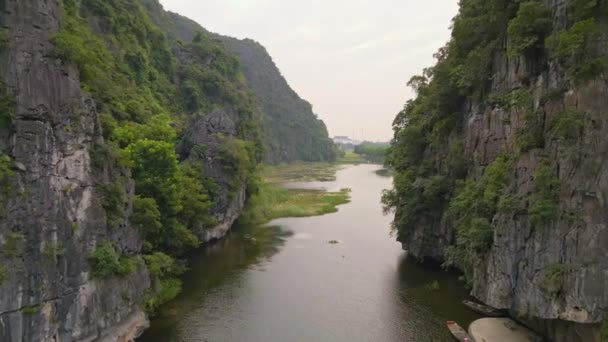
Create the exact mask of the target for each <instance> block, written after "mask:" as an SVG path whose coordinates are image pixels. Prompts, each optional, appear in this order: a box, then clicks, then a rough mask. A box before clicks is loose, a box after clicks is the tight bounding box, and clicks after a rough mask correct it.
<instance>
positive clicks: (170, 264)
mask: <svg viewBox="0 0 608 342" xmlns="http://www.w3.org/2000/svg"><path fill="white" fill-rule="evenodd" d="M144 261H145V262H146V265H147V266H148V270H149V271H150V274H151V275H153V276H155V277H158V278H167V277H173V276H178V275H180V274H182V273H184V272H185V271H186V270H187V268H186V267H185V266H184V265H183V264H181V263H179V262H177V261H176V260H175V259H174V258H173V257H171V256H169V255H167V254H165V253H162V252H156V253H154V254H149V255H145V256H144Z"/></svg>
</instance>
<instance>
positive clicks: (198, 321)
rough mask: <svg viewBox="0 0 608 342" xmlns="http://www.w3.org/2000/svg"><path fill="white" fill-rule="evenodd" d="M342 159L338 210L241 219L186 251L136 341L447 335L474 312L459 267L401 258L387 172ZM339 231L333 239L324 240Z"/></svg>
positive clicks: (331, 186) (333, 186)
mask: <svg viewBox="0 0 608 342" xmlns="http://www.w3.org/2000/svg"><path fill="white" fill-rule="evenodd" d="M379 168H380V167H379V166H377V165H358V166H348V167H346V168H344V169H342V170H339V171H338V173H337V178H336V181H333V182H305V183H291V184H286V186H290V187H297V188H324V189H327V190H329V191H335V190H338V189H341V188H345V187H348V188H351V189H352V193H351V202H350V203H349V204H346V205H343V206H340V208H339V211H338V212H337V213H334V214H328V215H324V216H317V217H308V218H286V219H278V220H275V221H273V222H271V223H270V224H269V225H266V226H242V225H237V226H236V227H234V229H233V231H232V232H231V233H230V235H229V236H227V237H226V238H225V239H224V240H221V241H219V242H216V243H214V244H212V245H210V246H207V247H205V248H203V249H202V250H200V251H199V252H198V253H197V254H195V255H193V256H192V258H191V260H190V271H189V272H188V273H187V274H186V275H185V276H184V291H183V293H182V294H181V295H180V296H179V297H178V298H176V299H175V300H174V301H172V302H170V303H168V304H167V305H165V306H164V307H163V308H161V310H160V313H159V315H158V317H156V318H155V319H153V320H152V324H151V327H150V329H148V330H147V331H146V332H145V333H144V335H143V336H142V337H141V338H140V339H138V341H144V342H147V341H176V342H177V341H418V342H420V341H449V340H450V338H451V337H450V335H449V334H448V332H447V329H446V328H445V321H446V320H448V319H456V320H458V321H459V323H461V324H463V325H465V326H466V325H468V323H470V322H471V321H472V320H474V319H475V318H477V317H476V316H475V315H474V314H473V313H471V312H469V311H467V310H466V308H464V306H462V304H461V303H460V302H461V300H462V299H464V298H466V297H467V291H466V290H465V289H464V288H463V286H462V284H461V283H460V282H458V280H457V275H456V274H452V273H450V272H445V271H442V270H440V269H433V268H429V267H422V266H421V265H419V264H417V263H415V262H413V261H412V260H410V259H408V258H406V255H405V252H404V251H403V250H402V249H401V245H400V244H399V243H398V242H396V241H395V239H394V238H393V237H391V236H390V234H389V232H390V222H391V215H387V216H385V215H383V213H382V205H381V203H380V197H381V194H382V190H383V189H386V188H389V187H390V186H391V178H389V177H381V176H378V175H377V174H376V173H375V171H376V170H378V169H379ZM332 240H336V241H338V243H330V241H332Z"/></svg>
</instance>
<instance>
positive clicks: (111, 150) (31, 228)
mask: <svg viewBox="0 0 608 342" xmlns="http://www.w3.org/2000/svg"><path fill="white" fill-rule="evenodd" d="M80 6H82V7H80ZM121 6H123V7H122V8H121ZM128 6H130V7H129V9H130V10H132V11H133V12H132V13H131V12H130V13H128V15H132V16H131V17H130V21H129V22H126V23H125V22H124V21H120V20H115V21H112V20H110V19H112V18H109V15H121V14H124V13H125V8H124V7H128ZM139 6H140V4H139V2H137V1H135V2H133V1H116V2H113V3H111V4H109V3H106V2H103V1H102V2H97V1H87V2H82V4H81V2H74V1H69V0H66V1H60V0H51V1H41V0H23V1H21V0H20V1H0V26H1V27H0V61H2V63H0V183H1V184H0V188H1V189H0V205H1V207H0V341H7V342H11V341H129V340H132V339H133V338H134V337H136V336H137V335H138V334H139V333H140V332H141V330H142V329H143V328H145V327H146V326H147V324H148V320H147V316H146V313H145V312H144V311H143V310H142V307H144V304H145V303H147V301H150V298H152V297H153V296H154V295H155V292H160V288H161V287H162V286H165V283H164V282H166V283H168V284H169V285H172V286H175V284H176V282H177V284H179V282H178V281H177V280H175V278H171V279H168V278H162V277H166V276H167V275H159V274H154V272H153V271H150V272H149V271H148V267H147V263H149V262H150V261H149V259H147V257H157V258H158V257H160V258H161V260H164V262H168V261H167V260H169V261H172V260H173V259H172V258H171V257H169V256H168V255H165V254H163V253H160V250H159V249H160V247H157V246H154V245H153V244H152V243H151V242H150V241H148V240H146V232H145V229H144V228H148V227H142V226H141V225H140V226H138V225H137V224H136V223H135V219H134V218H133V217H135V216H137V215H136V213H137V211H136V205H134V198H135V196H136V195H137V196H138V198H140V197H141V194H139V193H138V184H139V183H137V184H136V177H135V173H134V172H133V173H132V171H130V170H129V167H133V165H127V164H128V163H125V162H124V161H120V160H119V159H120V157H119V156H118V155H119V154H120V153H125V152H126V150H127V146H126V145H124V146H119V143H118V142H117V141H118V140H120V138H117V136H116V135H113V133H112V131H113V130H115V129H117V128H118V127H121V126H122V128H128V127H129V126H131V127H138V129H136V130H134V132H137V130H140V131H141V130H143V129H145V128H146V127H148V128H149V127H151V126H145V124H147V123H149V121H148V122H147V123H146V120H150V118H149V117H148V118H144V117H143V116H144V115H150V114H149V113H148V114H145V113H147V112H149V110H150V108H153V109H152V110H153V111H156V112H157V113H160V114H161V115H166V113H168V112H170V113H171V114H174V115H175V116H174V117H173V118H171V119H172V120H173V121H171V122H170V124H166V125H165V124H163V125H165V126H162V128H161V131H162V132H165V133H167V132H169V136H172V134H175V135H177V136H173V138H172V139H169V141H165V142H159V143H158V144H157V146H169V147H170V148H169V151H170V152H171V153H172V152H177V153H178V154H179V156H178V155H177V154H174V155H171V153H169V157H170V158H169V159H168V162H166V160H162V158H161V160H160V161H154V162H155V163H161V164H156V165H157V166H158V165H162V166H161V167H160V168H159V169H162V167H164V166H167V165H168V167H169V169H172V170H173V172H174V173H173V174H170V176H172V177H174V179H172V181H173V182H174V183H173V184H170V185H169V186H167V188H168V189H169V190H167V191H174V192H173V196H174V198H173V199H171V200H173V201H178V200H180V199H179V198H175V196H180V195H179V194H180V193H179V192H175V183H176V182H177V180H178V179H179V178H178V177H177V176H176V170H177V168H178V167H181V166H182V165H185V164H188V163H189V162H192V165H196V166H197V167H198V166H200V170H196V171H200V173H195V174H196V176H197V177H198V176H199V175H202V176H204V178H205V179H204V180H203V179H195V178H187V179H189V181H190V182H191V183H189V184H194V185H195V186H197V188H196V189H202V188H201V184H205V185H208V184H213V189H212V190H213V191H212V190H211V189H203V190H206V191H208V192H209V194H211V192H213V194H212V195H213V196H212V197H213V198H211V199H210V202H211V208H209V209H207V208H206V207H205V203H207V202H206V201H207V200H208V199H207V198H203V199H201V197H200V196H199V197H197V200H200V205H201V206H199V207H193V208H194V209H192V210H194V211H196V210H200V212H197V213H195V214H199V215H200V216H204V215H211V216H212V217H213V218H214V220H212V222H213V223H209V222H208V221H204V220H194V221H196V222H195V223H192V226H189V225H187V223H181V222H178V221H177V220H178V219H179V218H180V217H178V218H177V219H176V218H175V217H170V216H169V214H167V218H166V221H163V223H170V224H173V225H174V228H175V229H176V230H177V231H178V232H179V233H180V234H181V235H180V236H179V237H180V238H183V239H184V240H188V239H190V240H189V241H191V242H192V240H195V241H194V242H193V243H192V244H193V245H197V244H198V243H204V242H208V241H210V240H213V239H218V238H221V237H223V236H224V235H225V234H226V233H227V231H228V230H229V229H230V227H231V225H232V223H233V222H234V221H235V220H236V218H237V217H238V215H239V214H240V211H241V209H242V208H243V206H244V203H245V199H246V196H247V192H246V186H247V183H248V177H249V176H250V172H251V169H252V168H255V165H256V164H257V162H258V161H259V158H256V153H259V152H256V146H257V145H256V139H257V130H256V129H257V126H256V125H257V124H256V119H255V118H254V113H253V111H252V110H250V106H251V100H250V99H248V97H247V96H246V95H243V94H246V92H247V88H246V86H245V85H244V84H242V83H240V82H239V81H238V80H236V79H237V78H239V77H237V76H238V75H237V71H236V67H234V68H233V69H235V70H231V71H226V70H227V69H222V71H221V72H222V73H223V74H222V75H220V73H219V72H218V71H217V69H219V68H231V64H230V63H232V59H230V58H228V57H226V56H227V53H226V52H224V50H223V49H221V48H219V47H217V46H214V45H213V44H212V43H211V42H208V41H204V42H202V41H199V42H197V45H196V46H195V44H192V45H188V46H181V47H179V48H176V49H175V50H174V51H173V52H171V50H169V49H168V48H167V49H166V50H159V49H156V48H152V49H150V48H149V47H148V44H152V43H150V42H151V41H154V44H160V46H164V45H163V44H164V43H166V39H165V36H164V35H165V34H166V35H169V34H170V32H161V31H160V30H159V29H158V28H157V27H154V26H152V25H151V24H149V21H148V19H147V17H146V15H145V13H144V12H143V10H142V11H139V9H140V7H139ZM66 8H69V10H70V12H69V13H68V12H67V11H66ZM104 16H105V17H104ZM85 18H86V20H85ZM68 20H69V24H66V22H68ZM112 25H123V26H120V27H113V26H112ZM62 30H63V32H64V36H63V38H64V40H63V41H62V43H63V55H70V56H71V57H72V59H68V58H64V57H59V55H60V54H59V53H58V49H57V45H58V43H57V42H56V41H55V39H56V38H57V36H58V33H59V32H62ZM70 30H74V31H75V32H76V34H75V35H73V32H72V31H70ZM130 30H133V32H131V31H130ZM135 30H139V31H137V32H134V31H135ZM116 31H120V34H121V36H120V37H119V38H118V39H116V38H115V39H114V40H111V39H110V42H111V43H108V42H107V41H104V40H103V39H104V38H105V37H108V36H109V35H112V34H116V36H118V34H117V33H116ZM116 36H115V37H116ZM142 36H145V37H146V38H145V39H141V40H140V41H137V39H132V37H138V38H141V37H142ZM100 37H101V38H100ZM80 39H81V40H80ZM135 41H137V43H134V42H135ZM106 43H107V44H108V45H112V46H111V49H107V47H106V46H105V45H104V44H106ZM87 44H88V45H87ZM127 44H131V45H129V46H127ZM83 45H84V46H83ZM145 49H149V50H150V51H151V52H147V51H146V50H145ZM213 49H214V50H213ZM211 50H213V53H214V55H213V57H209V51H211ZM88 51H95V53H99V55H95V56H90V55H89V56H86V57H85V58H80V57H78V54H81V53H84V54H86V53H88ZM171 53H173V54H174V55H170V54H171ZM104 58H108V59H109V58H114V59H113V60H112V62H110V63H107V60H104ZM153 58H158V59H159V60H161V59H162V60H163V61H164V62H166V63H165V64H163V63H160V64H159V65H160V66H154V67H152V66H151V64H152V63H153V62H151V61H150V60H151V59H153ZM95 63H97V64H95ZM103 63H107V64H105V67H108V68H110V67H111V68H116V67H117V64H118V63H123V65H121V66H120V67H118V68H117V69H112V70H110V69H104V70H103V72H104V74H103V75H99V74H98V75H97V76H98V77H90V75H92V74H90V73H91V72H92V70H94V68H97V67H99V65H103ZM174 63H175V64H177V67H176V66H175V64H174ZM214 63H215V64H214ZM222 63H224V64H222ZM162 68H164V69H165V70H164V71H160V70H161V69H162ZM214 68H215V69H214ZM193 70H196V71H197V72H198V74H197V75H196V76H197V77H200V79H193V78H192V77H191V78H188V77H190V76H191V74H192V73H193V72H192V71H193ZM214 72H215V74H213V73H214ZM161 73H165V74H166V75H168V77H166V78H163V77H164V76H163V75H161ZM84 74H86V75H88V76H86V75H85V76H83V75H84ZM110 74H111V75H112V76H111V77H110V78H108V77H107V75H110ZM209 74H212V77H216V80H217V79H220V80H221V83H222V86H223V87H224V88H221V87H217V88H214V89H208V88H205V85H206V84H207V83H206V81H208V79H204V80H203V78H204V77H206V76H208V75H209ZM227 74H229V75H227ZM222 77H224V78H222ZM84 79H86V82H85V81H84ZM117 79H119V80H122V81H120V82H119V83H116V84H112V83H111V82H112V81H116V80H117ZM98 80H101V81H98ZM87 82H88V83H87ZM96 82H97V83H96ZM99 82H109V83H106V84H102V83H99ZM155 82H156V83H155ZM187 82H189V83H188V86H189V87H188V88H187V90H186V89H185V88H186V87H185V86H184V83H187ZM145 87H148V88H147V90H143V91H142V89H144V88H145ZM84 89H86V91H85V90H84ZM115 89H120V91H118V92H117V91H116V90H115ZM151 89H153V90H151ZM188 91H189V92H188ZM121 92H129V93H128V94H124V93H123V94H121ZM186 94H187V96H189V97H188V101H189V102H188V101H186V100H184V98H186ZM125 95H126V96H125ZM165 96H172V97H173V98H172V99H171V101H165V100H163V98H164V97H165ZM180 96H182V97H183V98H182V97H180ZM124 98H126V101H128V102H127V103H126V104H125V102H124V100H123V99H124ZM121 101H123V102H122V103H121ZM180 101H182V102H183V103H180ZM146 106H147V107H146ZM186 107H188V108H187V109H186ZM209 108H213V109H209ZM129 115H132V117H129ZM138 115H139V117H138V118H136V119H133V117H134V116H138ZM154 115H156V114H154ZM104 120H105V121H104ZM118 120H119V121H118ZM176 122H179V125H180V130H179V132H177V129H176V128H175V126H177V125H178V124H177V123H176ZM134 125H139V126H134ZM102 127H103V128H102ZM129 134H130V133H129ZM129 134H127V135H125V136H128V135H129ZM104 137H105V138H104ZM155 138H159V139H162V137H155V136H151V137H146V138H145V139H140V140H154V139H155ZM163 144H164V145H163ZM173 146H175V147H176V150H177V151H173ZM121 148H122V151H120V149H121ZM178 157H179V158H178ZM153 158H154V157H153ZM171 158H173V159H171ZM237 162H238V163H237ZM162 163H166V164H162ZM189 165H190V164H189ZM180 176H181V174H180ZM181 177H184V176H181ZM190 177H193V176H190ZM209 186H210V187H211V185H209ZM184 190H185V191H188V190H191V189H180V191H184ZM139 191H141V190H139ZM175 194H177V195H175ZM196 195H199V194H196ZM200 195H201V196H207V193H205V194H204V195H203V194H200ZM182 196H183V195H182ZM160 197H162V196H161V195H159V198H160ZM157 199H158V198H157ZM148 200H150V199H148ZM184 202H185V200H182V203H184ZM149 203H154V206H153V207H152V208H151V210H152V211H151V212H152V214H151V216H145V217H146V218H147V219H150V218H153V220H155V221H156V223H155V224H157V225H160V223H159V220H160V216H161V213H160V212H162V211H163V210H165V209H166V207H169V206H170V205H172V204H173V203H168V204H166V205H165V207H163V206H162V205H161V203H160V201H159V202H158V205H157V202H154V201H152V202H148V204H149ZM186 204H191V203H190V202H188V203H186ZM173 205H174V204H173ZM176 207H178V208H179V207H181V204H180V205H178V206H176ZM148 208H149V207H148ZM149 209H150V208H149ZM167 210H168V209H167ZM171 210H173V209H171ZM134 213H135V214H134ZM144 214H145V213H144ZM163 215H164V214H163ZM173 215H174V214H173ZM180 215H181V213H180ZM194 216H196V215H194ZM140 218H141V215H140ZM163 219H164V218H163ZM147 222H148V223H149V222H151V221H147ZM176 222H177V223H176ZM152 224H154V223H152ZM213 225H215V226H213ZM159 229H167V230H166V231H164V234H165V235H167V236H169V235H170V234H172V232H171V231H170V230H169V228H167V227H159ZM190 232H192V233H194V235H195V236H196V237H195V238H192V237H190V235H188V234H190ZM184 236H185V237H184ZM197 238H198V239H197ZM169 239H170V240H171V241H175V240H177V238H176V237H174V236H173V237H172V238H169ZM101 245H103V246H111V254H110V255H108V254H107V253H106V254H105V255H103V254H102V255H101V257H102V258H103V260H104V261H106V262H111V263H112V262H113V263H115V264H116V263H119V262H122V260H126V261H128V263H129V264H130V265H131V267H128V270H126V271H124V272H123V271H119V270H118V272H117V270H116V269H114V270H113V271H111V272H106V275H105V276H99V275H97V276H96V275H94V274H95V270H94V269H93V266H92V263H91V256H92V255H93V254H94V253H95V252H96V251H98V249H99V246H101ZM146 246H147V247H146ZM153 248H157V249H153ZM190 248H191V247H190ZM106 252H107V250H106ZM162 252H166V253H168V254H170V253H172V252H173V250H171V249H170V248H168V247H166V249H164V250H162ZM183 252H184V249H183V247H182V249H181V250H180V251H178V252H175V254H174V255H172V256H173V257H175V258H178V257H179V253H183ZM143 254H146V255H143ZM119 258H120V259H119ZM144 259H145V262H144ZM102 266H103V265H102ZM105 266H107V265H105ZM113 267H114V266H113ZM160 267H161V268H162V267H171V266H160ZM163 272H168V271H163ZM170 276H172V277H175V275H173V274H171V275H170ZM167 279H168V280H170V281H168V280H167ZM178 287H179V286H178Z"/></svg>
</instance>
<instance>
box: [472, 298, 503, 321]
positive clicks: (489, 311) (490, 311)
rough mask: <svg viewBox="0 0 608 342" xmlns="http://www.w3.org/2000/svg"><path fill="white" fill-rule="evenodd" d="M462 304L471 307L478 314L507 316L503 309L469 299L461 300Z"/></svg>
mask: <svg viewBox="0 0 608 342" xmlns="http://www.w3.org/2000/svg"><path fill="white" fill-rule="evenodd" d="M462 304H464V305H466V306H467V307H468V308H469V309H471V310H473V311H475V312H477V313H479V314H482V315H484V316H487V317H505V316H507V314H506V312H505V311H504V310H499V309H496V308H493V307H491V306H487V305H484V304H479V303H475V302H471V301H470V300H463V301H462Z"/></svg>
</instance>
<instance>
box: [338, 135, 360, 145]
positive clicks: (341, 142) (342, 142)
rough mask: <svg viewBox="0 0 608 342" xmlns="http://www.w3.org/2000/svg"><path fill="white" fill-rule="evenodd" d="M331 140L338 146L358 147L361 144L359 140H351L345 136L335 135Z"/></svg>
mask: <svg viewBox="0 0 608 342" xmlns="http://www.w3.org/2000/svg"><path fill="white" fill-rule="evenodd" d="M333 140H334V142H335V143H336V144H338V145H359V144H360V143H361V142H360V141H359V140H354V139H351V138H350V137H348V136H345V135H336V136H334V138H333Z"/></svg>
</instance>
